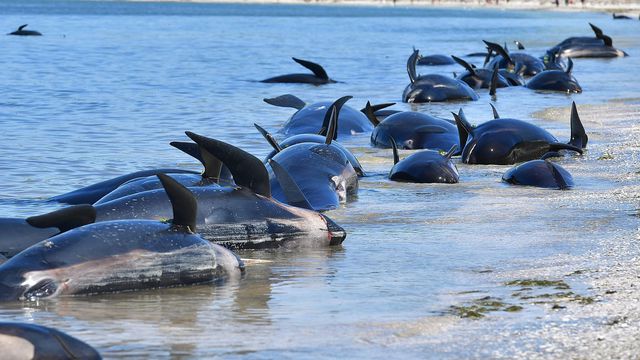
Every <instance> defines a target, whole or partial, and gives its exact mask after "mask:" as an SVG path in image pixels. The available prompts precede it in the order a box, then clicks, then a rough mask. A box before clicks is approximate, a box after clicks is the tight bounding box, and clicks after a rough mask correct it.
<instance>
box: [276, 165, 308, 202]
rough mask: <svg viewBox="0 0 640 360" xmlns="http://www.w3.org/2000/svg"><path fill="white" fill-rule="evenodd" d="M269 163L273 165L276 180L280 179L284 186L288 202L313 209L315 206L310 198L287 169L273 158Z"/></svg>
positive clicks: (282, 186) (283, 189) (283, 190)
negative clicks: (310, 201)
mask: <svg viewBox="0 0 640 360" xmlns="http://www.w3.org/2000/svg"><path fill="white" fill-rule="evenodd" d="M269 165H271V169H272V170H273V173H274V175H275V176H276V180H278V183H279V184H280V187H281V188H282V192H283V194H284V197H285V198H286V199H287V204H289V205H293V206H296V207H299V208H303V209H309V210H313V206H311V204H309V200H307V198H306V197H305V196H304V193H303V192H302V190H300V187H298V184H296V182H295V180H293V178H292V177H291V175H289V173H288V172H287V170H285V168H283V167H282V165H280V164H278V163H277V162H276V161H275V160H273V159H269Z"/></svg>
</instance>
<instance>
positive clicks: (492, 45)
mask: <svg viewBox="0 0 640 360" xmlns="http://www.w3.org/2000/svg"><path fill="white" fill-rule="evenodd" d="M482 41H484V43H485V44H487V49H489V50H492V51H495V52H496V53H497V54H498V55H500V56H502V57H503V58H504V59H505V60H507V62H508V63H509V64H513V65H514V66H515V62H513V60H512V59H511V56H509V53H508V52H507V51H506V50H505V49H504V48H503V47H502V46H500V44H496V43H492V42H489V41H486V40H482Z"/></svg>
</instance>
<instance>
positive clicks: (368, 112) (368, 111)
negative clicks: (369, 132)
mask: <svg viewBox="0 0 640 360" xmlns="http://www.w3.org/2000/svg"><path fill="white" fill-rule="evenodd" d="M362 112H363V113H364V114H365V116H366V117H367V119H369V121H370V122H371V124H373V126H374V127H375V126H378V125H380V121H379V120H378V118H377V117H376V114H375V110H373V106H371V102H369V101H367V105H365V106H364V109H362Z"/></svg>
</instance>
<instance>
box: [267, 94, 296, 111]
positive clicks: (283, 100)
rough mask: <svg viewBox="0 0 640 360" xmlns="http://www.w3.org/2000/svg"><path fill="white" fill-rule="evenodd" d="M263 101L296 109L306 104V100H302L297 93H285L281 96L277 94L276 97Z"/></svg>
mask: <svg viewBox="0 0 640 360" xmlns="http://www.w3.org/2000/svg"><path fill="white" fill-rule="evenodd" d="M262 101H264V102H266V103H267V104H269V105H273V106H279V107H290V108H294V109H298V110H300V109H302V108H304V107H305V106H306V104H305V102H304V101H302V100H300V98H298V97H297V96H295V95H291V94H284V95H280V96H276V97H274V98H265V99H262Z"/></svg>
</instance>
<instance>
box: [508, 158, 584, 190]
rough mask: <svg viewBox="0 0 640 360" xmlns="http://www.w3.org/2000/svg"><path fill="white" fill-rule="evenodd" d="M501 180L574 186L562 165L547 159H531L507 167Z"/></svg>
mask: <svg viewBox="0 0 640 360" xmlns="http://www.w3.org/2000/svg"><path fill="white" fill-rule="evenodd" d="M502 181H504V182H507V183H509V184H513V185H525V186H535V187H542V188H548V189H559V190H565V189H570V188H572V187H573V186H574V183H573V177H572V176H571V174H570V173H569V172H568V171H567V170H565V169H564V168H563V167H562V166H560V165H558V164H554V163H552V162H550V161H549V160H531V161H527V162H525V163H523V164H520V165H518V166H515V167H513V168H511V169H509V170H508V171H507V172H506V173H504V175H503V176H502Z"/></svg>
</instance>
